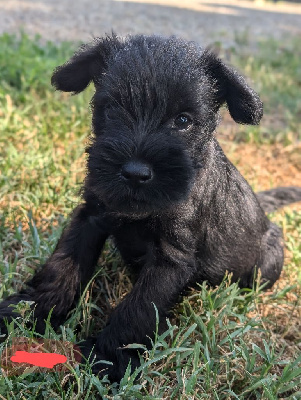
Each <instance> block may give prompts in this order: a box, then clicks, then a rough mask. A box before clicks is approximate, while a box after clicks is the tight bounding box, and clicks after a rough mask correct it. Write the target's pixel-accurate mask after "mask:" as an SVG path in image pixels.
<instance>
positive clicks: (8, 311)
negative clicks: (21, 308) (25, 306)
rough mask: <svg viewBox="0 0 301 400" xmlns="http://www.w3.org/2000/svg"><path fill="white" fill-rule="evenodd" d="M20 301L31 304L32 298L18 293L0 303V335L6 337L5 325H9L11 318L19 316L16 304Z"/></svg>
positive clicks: (26, 294)
mask: <svg viewBox="0 0 301 400" xmlns="http://www.w3.org/2000/svg"><path fill="white" fill-rule="evenodd" d="M20 301H26V302H27V301H28V302H32V298H31V296H30V295H29V294H28V293H18V294H13V295H11V296H9V297H7V298H6V299H5V300H3V301H2V302H1V303H0V333H1V334H2V335H3V334H4V335H7V327H6V323H8V324H9V323H10V322H11V321H12V319H13V318H17V317H20V316H21V312H18V311H17V310H16V308H18V307H17V306H18V304H19V303H20Z"/></svg>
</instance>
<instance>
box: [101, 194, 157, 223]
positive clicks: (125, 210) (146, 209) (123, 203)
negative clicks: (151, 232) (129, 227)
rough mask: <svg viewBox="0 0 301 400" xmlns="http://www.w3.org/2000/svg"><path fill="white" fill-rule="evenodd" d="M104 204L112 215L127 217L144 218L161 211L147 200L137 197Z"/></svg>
mask: <svg viewBox="0 0 301 400" xmlns="http://www.w3.org/2000/svg"><path fill="white" fill-rule="evenodd" d="M104 203H105V205H106V207H107V209H108V211H109V212H110V213H113V214H115V215H119V216H125V217H126V216H127V217H136V218H144V217H147V216H149V215H151V214H153V213H155V212H158V211H159V210H158V209H157V207H154V206H153V205H152V204H150V203H149V202H147V201H146V200H142V199H137V198H135V197H127V198H125V197H123V198H122V199H118V200H115V201H114V202H112V201H108V200H107V201H106V200H104Z"/></svg>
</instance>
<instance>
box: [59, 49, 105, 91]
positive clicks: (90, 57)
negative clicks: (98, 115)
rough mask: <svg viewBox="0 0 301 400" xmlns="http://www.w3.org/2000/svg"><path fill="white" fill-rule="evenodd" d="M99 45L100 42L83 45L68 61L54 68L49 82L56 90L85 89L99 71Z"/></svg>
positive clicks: (100, 66) (100, 67) (100, 62)
mask: <svg viewBox="0 0 301 400" xmlns="http://www.w3.org/2000/svg"><path fill="white" fill-rule="evenodd" d="M101 47H102V46H101V43H98V44H96V45H95V44H94V45H83V46H82V47H81V48H80V49H79V50H78V51H77V52H76V53H75V54H74V55H73V56H72V57H71V58H70V60H69V61H67V62H66V63H65V64H63V65H60V66H59V67H57V68H56V69H55V70H54V72H53V75H52V77H51V84H52V85H53V86H54V87H55V88H56V89H57V90H62V91H63V92H74V93H75V94H76V93H79V92H81V91H83V90H84V89H86V87H87V86H88V85H89V83H90V82H91V81H92V79H93V78H94V75H95V74H96V73H97V72H98V73H101V70H102V64H103V62H102V56H101ZM97 70H98V71H97Z"/></svg>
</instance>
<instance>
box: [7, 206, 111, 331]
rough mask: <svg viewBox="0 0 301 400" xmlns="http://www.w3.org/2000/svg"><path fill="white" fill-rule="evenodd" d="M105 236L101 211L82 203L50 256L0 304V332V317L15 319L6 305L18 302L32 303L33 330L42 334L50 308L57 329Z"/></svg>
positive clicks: (95, 260) (97, 255) (88, 273)
mask: <svg viewBox="0 0 301 400" xmlns="http://www.w3.org/2000/svg"><path fill="white" fill-rule="evenodd" d="M107 236H108V233H107V228H106V224H105V218H104V211H103V210H102V209H101V208H100V206H98V205H92V204H87V203H84V204H82V205H79V206H78V207H77V208H76V209H75V210H74V212H73V215H72V218H71V221H70V223H69V225H68V226H67V228H66V229H65V230H64V232H63V234H62V236H61V238H60V240H59V242H58V244H57V246H56V249H55V251H54V253H53V254H52V255H51V257H50V258H49V259H48V261H47V262H46V263H45V265H44V266H43V267H42V269H41V270H40V271H39V272H37V273H36V274H35V275H34V277H33V278H32V280H31V281H30V282H28V283H27V287H26V288H25V289H24V290H22V291H21V292H20V293H18V294H15V295H12V296H10V297H8V298H7V299H6V300H4V301H3V302H2V303H0V329H1V330H3V331H5V324H4V320H3V319H4V318H7V319H8V320H9V319H11V317H13V316H15V317H16V316H17V315H16V313H14V312H12V308H11V307H9V305H10V304H17V303H18V302H19V301H20V300H30V301H34V302H35V304H34V307H35V308H34V310H35V311H34V317H35V318H37V325H36V330H37V331H38V332H43V330H44V328H45V323H44V320H45V319H46V318H47V316H48V313H49V311H50V310H51V309H52V308H53V307H54V309H53V312H52V317H51V323H52V324H53V326H54V327H57V326H59V325H60V324H61V323H62V322H63V321H64V319H65V318H66V315H67V313H68V311H69V310H70V308H71V307H72V306H73V304H74V300H75V298H76V296H77V294H78V293H79V291H80V287H81V286H82V287H83V288H84V286H85V285H86V283H87V282H88V281H89V279H90V278H91V277H92V275H93V271H94V267H95V265H96V262H97V259H98V257H99V255H100V252H101V250H102V247H103V245H104V243H105V240H106V238H107Z"/></svg>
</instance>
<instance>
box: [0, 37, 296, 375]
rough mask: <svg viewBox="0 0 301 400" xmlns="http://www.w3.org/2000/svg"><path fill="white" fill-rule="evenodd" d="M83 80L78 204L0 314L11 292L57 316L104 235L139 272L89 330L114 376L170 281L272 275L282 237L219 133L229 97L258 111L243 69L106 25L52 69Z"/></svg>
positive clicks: (292, 195)
mask: <svg viewBox="0 0 301 400" xmlns="http://www.w3.org/2000/svg"><path fill="white" fill-rule="evenodd" d="M91 81H93V83H94V85H95V94H94V96H93V99H92V109H93V132H94V135H93V137H92V140H91V144H90V146H89V149H88V153H89V159H88V172H87V177H86V180H85V183H84V187H83V200H84V201H83V204H81V205H80V206H78V207H77V208H76V209H75V211H74V213H73V215H72V219H71V222H70V224H69V226H68V227H67V228H66V229H65V231H64V233H63V235H62V237H61V239H60V241H59V243H58V245H57V247H56V249H55V251H54V253H53V254H52V256H51V257H50V258H49V260H48V261H47V262H46V264H45V265H44V266H43V268H42V269H41V270H40V271H39V272H38V273H37V274H36V275H35V276H34V277H33V279H32V280H31V282H29V283H28V285H27V287H26V289H24V290H23V291H22V292H20V293H19V294H16V295H13V296H11V297H10V298H8V299H6V300H5V301H4V302H3V303H2V304H1V305H0V319H2V326H4V325H3V318H4V317H8V318H11V316H12V315H13V314H12V311H11V308H10V307H8V305H9V304H12V303H14V304H16V303H18V301H20V300H33V301H34V302H35V305H36V307H35V317H36V318H37V329H38V330H39V331H43V329H44V319H46V318H47V316H48V313H49V311H50V309H51V308H53V307H54V310H53V314H52V323H53V325H54V326H58V325H59V324H61V323H63V321H64V319H65V318H66V315H67V313H68V311H69V310H70V309H71V308H72V306H73V305H74V304H75V301H76V299H78V295H79V293H80V287H81V288H83V287H84V286H85V285H86V283H87V282H88V281H89V280H90V278H91V277H92V275H93V272H94V267H95V265H96V263H97V259H98V257H99V255H100V253H101V250H102V247H103V245H104V243H105V241H106V239H107V238H108V236H109V235H112V236H113V237H114V239H115V242H116V245H117V247H118V249H119V250H120V253H121V255H122V257H123V258H124V260H125V261H126V263H128V264H129V265H130V266H131V268H132V270H133V271H134V273H135V275H136V281H135V284H134V288H133V290H132V291H131V292H130V293H129V294H128V295H127V297H125V299H124V300H123V301H122V302H121V303H120V304H119V305H118V306H117V307H116V309H115V311H114V312H113V313H112V315H111V316H110V318H109V321H108V323H107V326H106V327H105V329H104V330H103V331H102V332H100V334H99V336H98V337H97V339H96V340H95V354H96V356H97V358H98V359H106V360H109V361H112V362H113V366H112V367H109V368H108V369H106V368H107V367H108V365H107V364H100V365H98V369H104V373H108V374H109V377H110V379H112V380H117V381H118V380H120V378H121V377H122V376H123V374H124V372H125V369H126V367H127V365H128V363H129V361H131V365H132V367H133V368H134V367H135V366H138V365H139V358H138V355H137V352H134V351H133V350H129V349H124V348H123V346H125V345H128V344H130V343H142V344H145V345H146V346H149V344H150V340H149V338H150V337H153V334H154V331H155V323H156V321H155V308H154V304H155V305H156V307H157V309H158V313H159V317H160V329H161V330H162V329H164V327H165V317H166V315H167V313H168V311H169V310H170V309H171V307H172V306H173V305H174V304H175V302H176V301H177V299H178V298H179V295H180V294H181V293H182V292H183V290H184V289H185V288H186V287H187V286H189V285H193V284H195V283H196V282H202V281H204V280H206V281H208V282H209V283H210V284H211V285H218V284H219V283H220V282H221V281H222V279H223V277H224V275H225V272H226V271H229V272H231V273H232V274H233V281H239V284H240V285H241V286H242V287H252V284H253V279H254V276H255V275H256V269H257V268H259V269H260V271H261V276H262V281H263V282H267V286H266V287H271V286H272V285H273V284H274V282H275V281H276V280H277V279H278V278H279V275H280V272H281V269H282V265H283V243H282V234H281V231H280V229H279V228H278V227H277V226H276V225H274V224H272V223H271V222H270V221H269V220H268V219H267V217H266V216H265V213H264V210H263V209H262V208H261V206H260V203H259V201H258V198H257V197H256V195H255V194H254V193H253V191H252V189H251V188H250V186H249V185H248V183H247V182H246V181H245V180H244V178H243V177H242V176H241V175H240V173H239V172H238V171H237V169H236V168H235V167H234V166H233V165H232V164H231V162H230V161H229V160H228V159H227V158H226V156H225V155H224V153H223V151H222V149H221V148H220V146H219V144H218V143H217V141H216V139H215V137H214V131H215V128H216V126H217V124H218V120H219V113H218V112H219V108H220V107H221V106H222V105H223V104H224V103H226V105H227V106H228V109H229V112H230V114H231V116H232V118H233V119H234V120H235V121H236V122H238V123H243V124H258V123H259V121H260V119H261V117H262V110H263V108H262V103H261V101H260V99H259V97H258V95H257V94H256V93H255V92H254V91H253V90H252V89H251V88H250V87H249V86H248V85H247V83H246V81H245V80H244V78H243V77H242V76H240V75H239V74H238V73H237V72H235V71H234V70H233V69H232V68H230V67H228V66H226V65H225V64H224V63H223V62H222V61H221V60H220V59H218V58H217V57H216V56H215V55H214V54H212V53H210V52H209V51H206V50H205V51H203V50H202V49H200V48H199V47H198V46H197V45H196V44H195V43H192V42H186V41H183V40H179V39H176V38H174V37H171V38H162V37H158V36H150V37H147V36H132V37H127V38H125V39H121V38H118V37H116V36H115V35H112V36H110V37H105V38H103V39H96V40H95V41H94V43H93V44H89V45H85V46H83V47H82V48H81V49H80V50H79V51H78V52H77V53H76V54H75V55H74V56H73V57H72V58H71V59H70V60H69V61H68V62H67V63H66V64H64V65H62V66H60V67H58V68H57V69H56V70H55V72H54V74H53V77H52V84H53V85H54V86H55V87H56V88H57V89H59V90H62V91H67V92H74V93H79V92H81V91H82V90H84V89H85V88H86V87H87V86H88V85H89V83H90V82H91ZM283 195H284V198H285V197H287V199H286V200H283V199H282V200H281V198H282V197H283ZM277 197H278V198H280V200H279V201H278V200H277ZM259 198H260V199H261V201H262V203H265V204H266V209H269V210H270V208H269V207H270V204H271V202H270V201H269V199H271V198H272V201H273V202H274V204H273V205H272V208H273V207H274V208H277V206H279V205H283V204H286V203H289V202H292V201H296V200H298V199H301V190H300V189H298V188H288V189H285V188H281V189H277V190H274V191H272V192H271V193H267V194H264V193H261V194H260V195H259ZM91 343H92V341H91Z"/></svg>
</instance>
